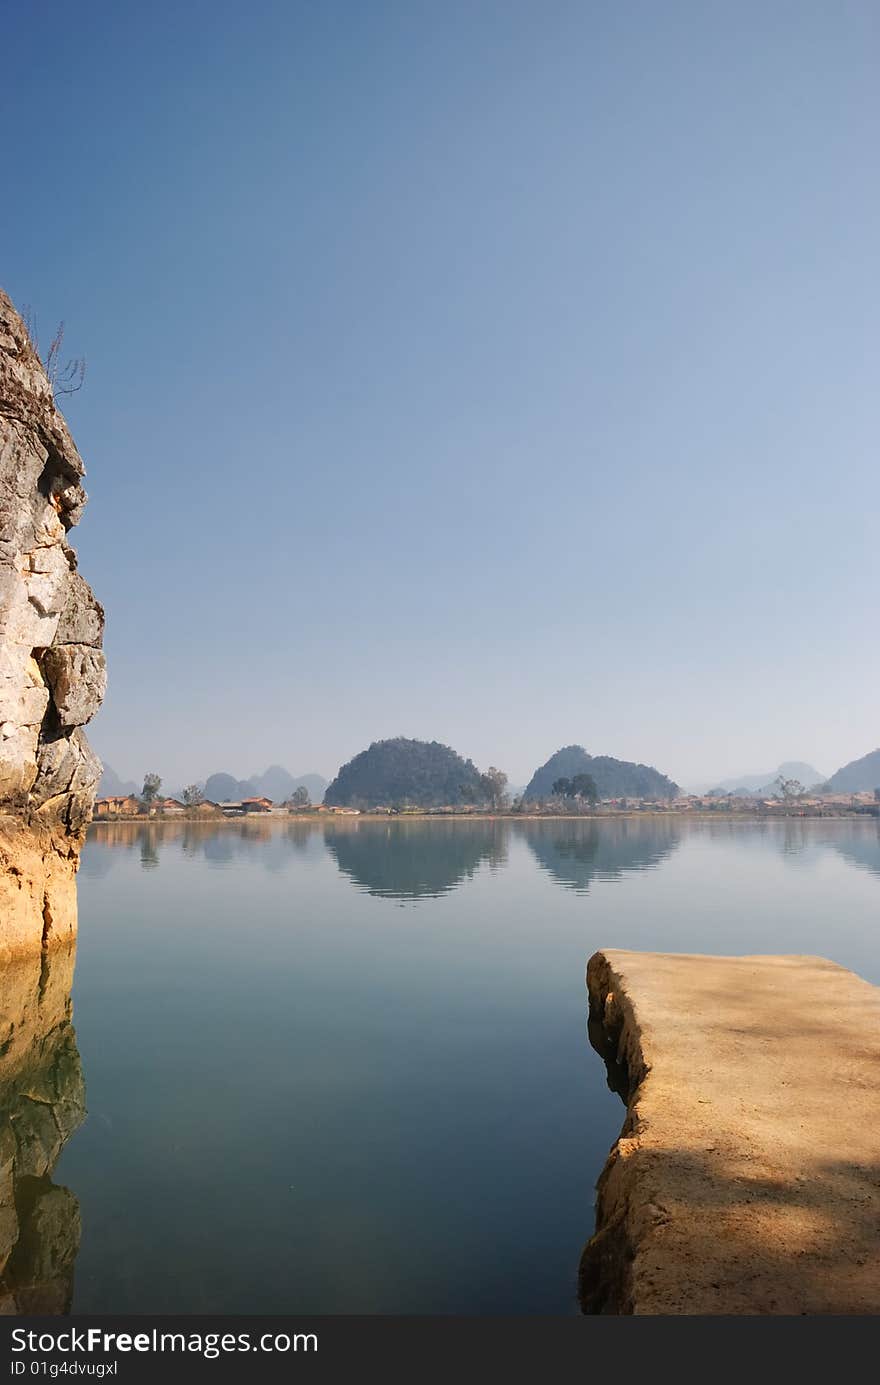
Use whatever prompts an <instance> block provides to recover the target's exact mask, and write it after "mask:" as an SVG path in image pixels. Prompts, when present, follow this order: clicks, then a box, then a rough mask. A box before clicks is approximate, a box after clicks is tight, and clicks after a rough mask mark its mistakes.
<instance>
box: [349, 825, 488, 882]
mask: <svg viewBox="0 0 880 1385" xmlns="http://www.w3.org/2000/svg"><path fill="white" fill-rule="evenodd" d="M507 839H508V825H507V823H505V822H499V821H491V820H490V821H486V820H478V821H475V822H464V821H462V822H442V821H440V822H438V823H436V824H435V823H432V824H431V831H430V832H426V831H425V829H424V825H423V824H422V823H421V822H399V821H398V822H386V823H383V822H363V823H360V822H358V823H356V825H354V826H351V827H345V828H343V829H342V830H338V829H334V828H333V827H328V829H327V831H326V833H325V836H324V840H325V842H326V844H327V847H328V850H329V851H330V854H331V855H332V857H333V859H334V861H335V862H336V864H337V866H338V867H339V869H340V871H341V872H342V874H343V875H347V876H348V878H349V880H351V881H352V883H353V884H355V885H357V887H358V888H359V889H361V890H366V891H367V893H368V894H372V895H380V896H384V897H386V898H391V899H418V898H419V897H420V896H428V897H432V896H437V895H442V894H448V892H449V891H450V890H453V889H455V887H456V886H457V885H460V884H461V883H462V881H463V880H470V879H472V878H473V876H474V874H475V872H476V870H477V868H478V867H479V866H480V865H482V863H483V862H484V861H485V862H487V863H488V865H490V866H492V867H495V868H498V867H500V866H503V865H504V864H505V863H506V861H507Z"/></svg>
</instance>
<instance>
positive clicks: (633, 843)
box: [523, 817, 681, 892]
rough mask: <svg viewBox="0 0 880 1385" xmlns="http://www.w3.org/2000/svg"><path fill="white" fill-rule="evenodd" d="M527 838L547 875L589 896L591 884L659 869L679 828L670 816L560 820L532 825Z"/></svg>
mask: <svg viewBox="0 0 880 1385" xmlns="http://www.w3.org/2000/svg"><path fill="white" fill-rule="evenodd" d="M523 835H524V836H525V839H526V841H527V842H528V844H529V846H530V847H531V849H532V851H533V852H534V855H535V859H536V861H537V862H538V864H539V865H540V866H541V867H542V869H543V870H546V871H549V872H550V874H551V875H553V876H555V877H556V879H557V880H558V881H559V882H560V883H561V884H563V885H567V886H568V887H569V888H570V889H573V890H577V891H581V892H585V891H586V890H588V889H589V888H590V884H591V882H592V881H593V880H597V879H598V880H614V879H616V878H617V877H618V876H620V875H623V874H624V872H626V871H631V870H649V869H650V868H651V867H652V866H657V865H659V864H660V862H661V861H663V860H664V859H665V858H666V857H667V856H669V855H671V853H672V852H673V851H674V850H675V848H676V847H677V846H678V844H679V841H680V839H681V828H680V826H679V823H678V821H677V820H676V819H675V818H667V817H651V818H607V819H605V820H604V821H602V822H599V821H597V820H594V819H587V820H586V821H580V822H578V821H577V820H576V819H572V820H570V821H565V820H563V819H556V820H551V821H548V822H530V823H529V824H528V828H527V829H526V830H525V831H524V833H523Z"/></svg>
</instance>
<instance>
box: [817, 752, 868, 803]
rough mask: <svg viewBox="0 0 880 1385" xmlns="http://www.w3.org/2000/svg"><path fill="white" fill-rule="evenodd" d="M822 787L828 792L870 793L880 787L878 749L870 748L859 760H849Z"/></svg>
mask: <svg viewBox="0 0 880 1385" xmlns="http://www.w3.org/2000/svg"><path fill="white" fill-rule="evenodd" d="M824 787H825V789H826V790H827V791H828V792H829V793H865V792H866V791H867V792H869V793H870V791H871V790H872V789H880V750H872V751H871V753H870V754H869V755H863V756H862V758H861V759H860V760H850V762H849V764H848V765H843V766H842V768H841V769H839V770H837V772H836V773H835V774H832V776H831V778H830V779H829V780H828V783H827V784H826V785H825V786H824Z"/></svg>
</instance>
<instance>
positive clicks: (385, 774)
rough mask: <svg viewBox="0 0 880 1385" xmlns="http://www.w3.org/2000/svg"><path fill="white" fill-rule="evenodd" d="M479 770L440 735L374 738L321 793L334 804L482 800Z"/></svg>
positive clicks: (422, 804)
mask: <svg viewBox="0 0 880 1385" xmlns="http://www.w3.org/2000/svg"><path fill="white" fill-rule="evenodd" d="M485 797H486V795H485V792H484V790H483V786H482V781H481V778H480V772H479V770H478V769H477V767H476V765H474V764H473V763H472V761H470V760H463V759H462V757H461V756H460V755H457V754H456V752H455V751H454V750H452V749H451V748H450V747H449V746H448V745H441V744H440V743H439V741H413V740H408V739H407V738H406V737H405V736H397V737H395V738H394V739H393V740H388V741H374V742H373V744H372V745H371V746H370V747H369V748H368V749H367V750H362V751H361V753H360V754H359V755H355V757H354V759H353V760H349V761H348V763H347V764H345V765H343V766H342V768H341V769H340V771H339V773H338V774H337V776H336V778H335V779H334V780H333V783H332V784H331V785H330V786H329V788H328V789H327V792H326V793H325V794H324V802H325V803H327V804H330V805H331V806H333V807H355V808H375V807H383V806H387V807H393V806H395V805H401V806H403V805H407V806H411V807H415V808H439V807H443V806H444V805H448V804H457V803H482V802H483V801H484V800H485Z"/></svg>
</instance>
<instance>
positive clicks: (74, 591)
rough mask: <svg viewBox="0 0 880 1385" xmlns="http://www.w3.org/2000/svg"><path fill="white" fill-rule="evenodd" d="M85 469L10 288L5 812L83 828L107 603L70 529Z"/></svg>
mask: <svg viewBox="0 0 880 1385" xmlns="http://www.w3.org/2000/svg"><path fill="white" fill-rule="evenodd" d="M84 473H85V469H84V467H83V464H82V460H81V459H80V456H79V453H78V452H77V450H76V447H75V445H74V443H73V439H72V438H71V436H70V434H69V432H68V430H67V424H66V423H65V421H64V419H63V417H62V416H61V414H60V412H59V411H58V409H57V408H56V405H55V401H54V399H53V396H52V389H51V386H50V384H49V381H48V379H47V377H46V372H45V370H44V369H43V366H42V364H41V362H40V360H39V358H38V356H37V355H36V353H35V351H34V349H33V347H32V345H31V343H30V341H29V339H28V335H27V332H26V330H25V327H24V324H23V323H22V320H21V318H20V317H19V315H18V313H17V312H16V311H15V308H14V307H13V306H12V303H11V302H10V300H9V299H8V298H7V297H6V295H5V294H4V293H3V292H2V290H0V815H2V816H3V817H4V818H5V819H6V820H7V822H9V820H10V819H17V820H18V821H19V822H20V823H22V824H25V825H29V824H34V823H36V824H41V825H44V826H46V827H49V828H52V829H53V830H55V831H56V833H57V832H58V831H59V830H60V832H61V833H62V834H67V835H70V836H76V835H78V834H79V833H80V831H81V829H82V827H83V826H84V825H85V823H86V822H87V821H88V818H89V815H90V813H91V807H92V802H93V799H94V790H95V785H96V784H97V781H98V778H99V776H100V770H101V767H100V764H99V763H98V760H97V759H96V757H95V756H94V755H93V753H92V751H91V750H90V748H89V745H88V742H87V740H86V738H85V736H84V734H83V732H82V730H81V728H82V727H83V726H84V725H85V724H86V722H88V721H90V720H91V718H92V717H93V716H94V714H95V712H96V711H97V710H98V708H99V707H100V705H101V701H102V699H103V696H104V691H105V688H106V682H107V674H106V666H105V661H104V655H103V653H102V652H101V638H102V633H103V628H104V612H103V609H102V608H101V606H100V605H99V603H98V602H97V601H96V600H95V598H94V596H93V595H92V592H91V590H90V588H89V586H88V583H87V582H85V581H84V579H83V578H82V577H81V576H80V574H79V573H78V572H77V563H76V554H75V552H74V550H73V548H72V547H71V546H70V543H69V542H68V537H67V536H68V532H69V530H70V529H71V528H72V527H73V525H74V524H76V523H77V521H78V520H79V518H80V516H81V514H82V510H83V506H84V505H85V502H86V493H85V491H84V490H83V488H82V484H81V482H82V477H83V475H84Z"/></svg>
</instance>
